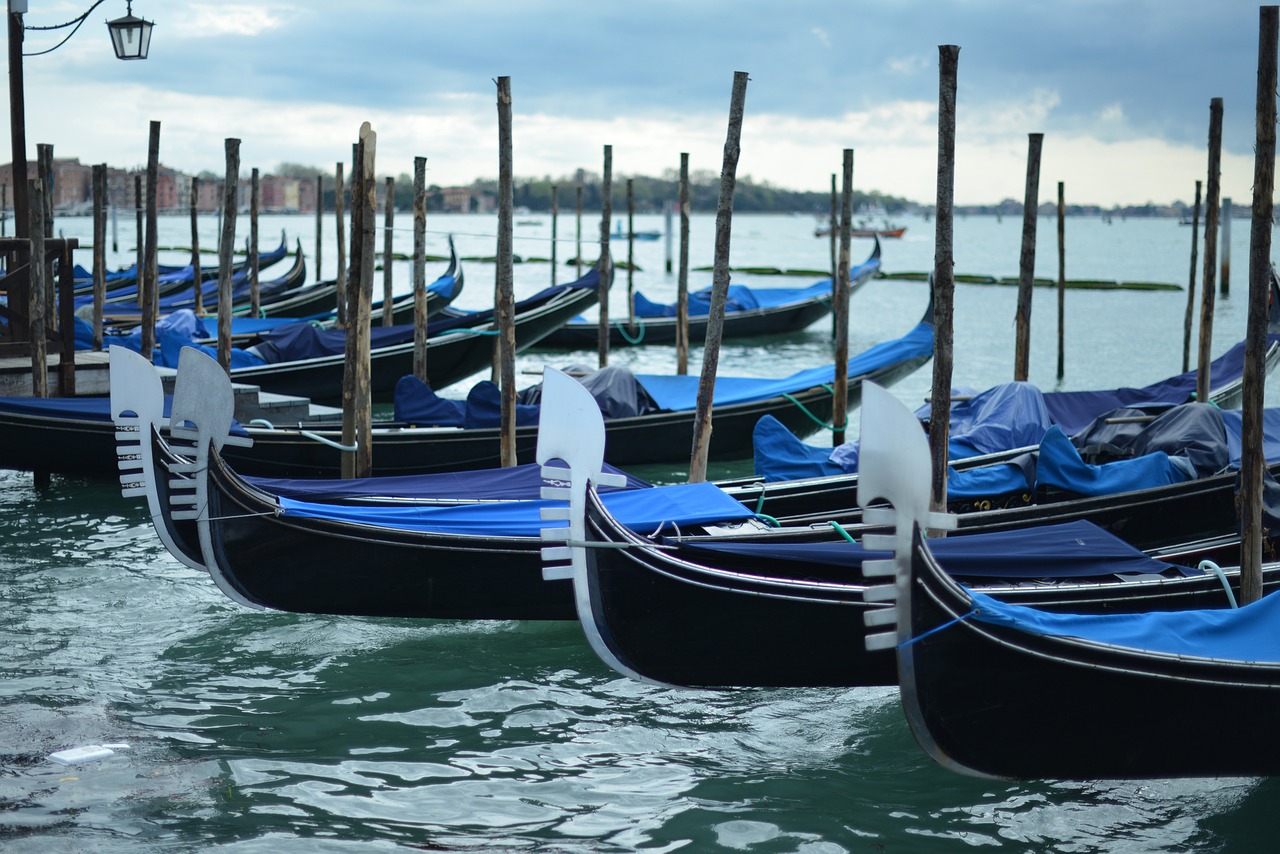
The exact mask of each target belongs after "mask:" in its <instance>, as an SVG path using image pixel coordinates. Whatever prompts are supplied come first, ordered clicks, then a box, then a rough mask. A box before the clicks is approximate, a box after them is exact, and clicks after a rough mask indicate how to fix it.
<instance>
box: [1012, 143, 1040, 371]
mask: <svg viewBox="0 0 1280 854" xmlns="http://www.w3.org/2000/svg"><path fill="white" fill-rule="evenodd" d="M1043 142H1044V134H1042V133H1029V134H1027V190H1026V195H1025V196H1024V197H1023V202H1022V263H1021V266H1020V269H1019V273H1020V275H1019V277H1018V313H1017V320H1016V327H1017V329H1016V332H1017V341H1016V342H1015V344H1014V357H1013V378H1014V380H1016V381H1018V382H1025V381H1026V380H1027V377H1028V376H1030V374H1031V290H1032V287H1033V286H1034V285H1035V278H1036V220H1037V219H1038V217H1037V208H1038V207H1039V202H1038V199H1039V198H1040V148H1041V145H1042V144H1043Z"/></svg>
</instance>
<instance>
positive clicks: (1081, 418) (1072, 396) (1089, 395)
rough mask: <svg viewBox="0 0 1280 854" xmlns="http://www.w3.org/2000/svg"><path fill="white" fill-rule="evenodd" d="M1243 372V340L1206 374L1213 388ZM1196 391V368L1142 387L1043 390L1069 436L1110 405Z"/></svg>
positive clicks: (1170, 400) (1175, 399) (1159, 400)
mask: <svg viewBox="0 0 1280 854" xmlns="http://www.w3.org/2000/svg"><path fill="white" fill-rule="evenodd" d="M1276 341H1280V335H1276V334H1270V335H1268V336H1267V346H1270V345H1271V344H1272V343H1274V342H1276ZM1243 375H1244V342H1243V341H1242V342H1240V343H1239V344H1236V345H1235V346H1234V347H1232V348H1231V349H1230V350H1228V351H1227V352H1225V353H1223V354H1222V355H1221V356H1219V357H1218V358H1216V359H1214V360H1213V362H1212V363H1211V364H1210V366H1209V378H1210V382H1211V383H1212V386H1213V388H1220V387H1222V386H1223V385H1226V384H1228V383H1231V382H1235V381H1236V380H1239V379H1240V378H1241V377H1242V376H1243ZM1195 391H1196V371H1188V372H1187V373H1185V374H1179V375H1177V376H1175V377H1170V378H1169V379H1167V380H1162V381H1160V382H1158V383H1152V384H1151V385H1149V386H1144V387H1142V388H1118V389H1112V390H1110V391H1053V392H1045V395H1044V402H1045V405H1046V406H1047V407H1048V408H1049V413H1050V414H1051V415H1052V416H1053V420H1054V423H1055V424H1059V425H1061V426H1062V429H1063V430H1064V431H1066V433H1067V435H1068V436H1071V435H1074V434H1076V433H1078V432H1079V431H1081V430H1083V429H1084V428H1085V427H1087V426H1089V422H1091V421H1093V420H1094V419H1095V418H1097V417H1098V416H1099V415H1102V414H1103V413H1105V412H1110V411H1111V410H1113V409H1120V408H1121V407H1137V406H1146V405H1150V404H1169V405H1176V404H1179V403H1186V402H1188V401H1190V400H1193V399H1194V398H1195Z"/></svg>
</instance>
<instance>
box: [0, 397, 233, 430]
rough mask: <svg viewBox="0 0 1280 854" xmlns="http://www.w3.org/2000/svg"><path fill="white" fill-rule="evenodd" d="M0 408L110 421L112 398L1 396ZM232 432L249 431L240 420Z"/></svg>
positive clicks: (167, 399) (166, 407) (166, 404)
mask: <svg viewBox="0 0 1280 854" xmlns="http://www.w3.org/2000/svg"><path fill="white" fill-rule="evenodd" d="M172 405H173V397H172V395H167V394H166V395H165V396H164V409H163V414H164V417H165V418H168V417H169V410H170V408H171V407H172ZM0 412H12V413H14V414H18V415H35V416H39V417H42V418H66V419H74V420H78V421H101V422H103V423H110V422H111V398H109V397H44V398H40V397H0ZM231 432H232V433H234V434H235V435H237V436H246V435H248V433H247V432H246V431H245V429H244V427H243V426H241V425H240V424H239V422H236V421H232V422H231Z"/></svg>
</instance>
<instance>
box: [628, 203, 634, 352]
mask: <svg viewBox="0 0 1280 854" xmlns="http://www.w3.org/2000/svg"><path fill="white" fill-rule="evenodd" d="M633 180H634V179H632V178H628V179H627V334H628V335H630V336H631V337H632V338H635V337H636V277H635V270H636V207H635V196H634V191H633V190H632V186H631V184H632V181H633Z"/></svg>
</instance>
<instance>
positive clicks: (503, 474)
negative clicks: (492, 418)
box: [244, 463, 651, 501]
mask: <svg viewBox="0 0 1280 854" xmlns="http://www.w3.org/2000/svg"><path fill="white" fill-rule="evenodd" d="M604 470H605V471H606V472H610V473H613V474H621V475H623V476H625V477H626V478H627V485H626V486H624V487H612V486H606V487H602V488H600V493H601V494H602V495H603V494H605V493H608V492H616V491H617V490H619V489H646V488H648V487H650V486H651V484H649V483H647V482H645V481H643V480H641V479H640V478H638V477H632V476H631V475H629V474H626V473H625V472H623V471H621V470H619V469H617V468H614V467H613V466H611V465H609V464H608V463H606V464H605V465H604ZM244 479H245V480H246V481H248V482H249V483H252V484H253V485H254V486H256V487H258V488H259V489H261V490H263V491H265V492H270V493H272V494H275V495H283V496H286V497H288V498H293V499H297V500H299V501H337V500H343V499H352V498H381V497H393V498H395V499H397V500H399V499H410V498H418V499H421V498H434V499H447V500H457V501H520V500H527V499H537V498H540V497H541V489H542V487H544V486H556V485H559V486H563V485H564V483H563V482H562V481H559V480H554V479H551V478H544V477H543V476H542V466H540V465H538V464H537V463H525V464H524V465H519V466H509V467H507V468H496V469H478V470H474V471H459V472H439V473H436V474H410V475H389V476H380V477H360V478H340V479H328V478H325V479H317V478H297V479H294V478H279V477H245V478H244Z"/></svg>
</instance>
